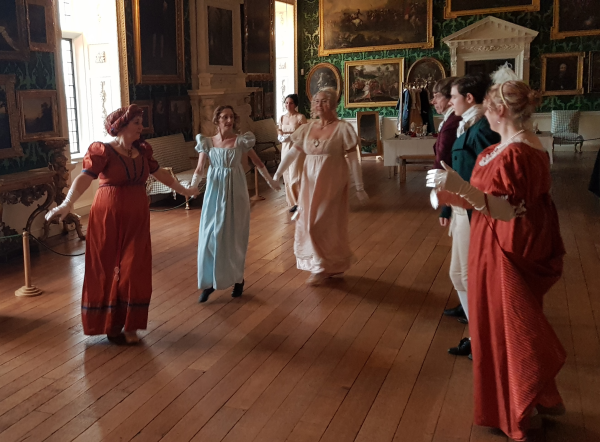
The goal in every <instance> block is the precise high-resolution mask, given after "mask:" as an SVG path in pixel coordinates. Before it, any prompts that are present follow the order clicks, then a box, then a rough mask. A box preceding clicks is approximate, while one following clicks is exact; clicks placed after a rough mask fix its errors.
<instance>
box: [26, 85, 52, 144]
mask: <svg viewBox="0 0 600 442" xmlns="http://www.w3.org/2000/svg"><path fill="white" fill-rule="evenodd" d="M17 101H18V103H19V124H20V129H21V141H22V142H24V141H37V140H43V139H45V138H55V137H60V126H59V124H58V93H57V92H56V91H54V90H37V89H35V90H25V91H19V92H18V93H17Z"/></svg>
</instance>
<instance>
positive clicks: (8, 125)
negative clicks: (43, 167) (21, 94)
mask: <svg viewBox="0 0 600 442" xmlns="http://www.w3.org/2000/svg"><path fill="white" fill-rule="evenodd" d="M21 155H23V150H22V149H21V143H20V133H19V113H18V112H17V102H16V97H15V76H14V75H0V159H2V158H11V157H18V156H21Z"/></svg>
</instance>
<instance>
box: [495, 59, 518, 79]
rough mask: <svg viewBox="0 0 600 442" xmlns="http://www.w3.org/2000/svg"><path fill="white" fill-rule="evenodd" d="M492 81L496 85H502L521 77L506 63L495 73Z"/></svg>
mask: <svg viewBox="0 0 600 442" xmlns="http://www.w3.org/2000/svg"><path fill="white" fill-rule="evenodd" d="M491 77H492V81H493V82H494V84H502V83H505V82H507V81H514V80H519V77H518V76H517V74H516V73H515V71H513V69H512V67H511V65H510V63H508V62H506V63H504V65H503V66H500V67H499V68H498V69H497V70H496V71H494V73H493V74H492V75H491Z"/></svg>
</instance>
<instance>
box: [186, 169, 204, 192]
mask: <svg viewBox="0 0 600 442" xmlns="http://www.w3.org/2000/svg"><path fill="white" fill-rule="evenodd" d="M205 180H206V177H205V176H204V175H201V174H199V173H195V174H194V175H192V182H191V183H190V189H197V188H198V184H200V183H201V182H202V181H205Z"/></svg>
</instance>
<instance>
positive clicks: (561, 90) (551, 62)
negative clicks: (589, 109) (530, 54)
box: [542, 52, 584, 95]
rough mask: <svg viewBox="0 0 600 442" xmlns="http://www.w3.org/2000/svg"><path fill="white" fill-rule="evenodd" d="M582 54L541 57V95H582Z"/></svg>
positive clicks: (546, 55)
mask: <svg viewBox="0 0 600 442" xmlns="http://www.w3.org/2000/svg"><path fill="white" fill-rule="evenodd" d="M583 58H584V53H583V52H569V53H562V54H561V53H558V54H543V55H542V94H543V95H581V94H583Z"/></svg>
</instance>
